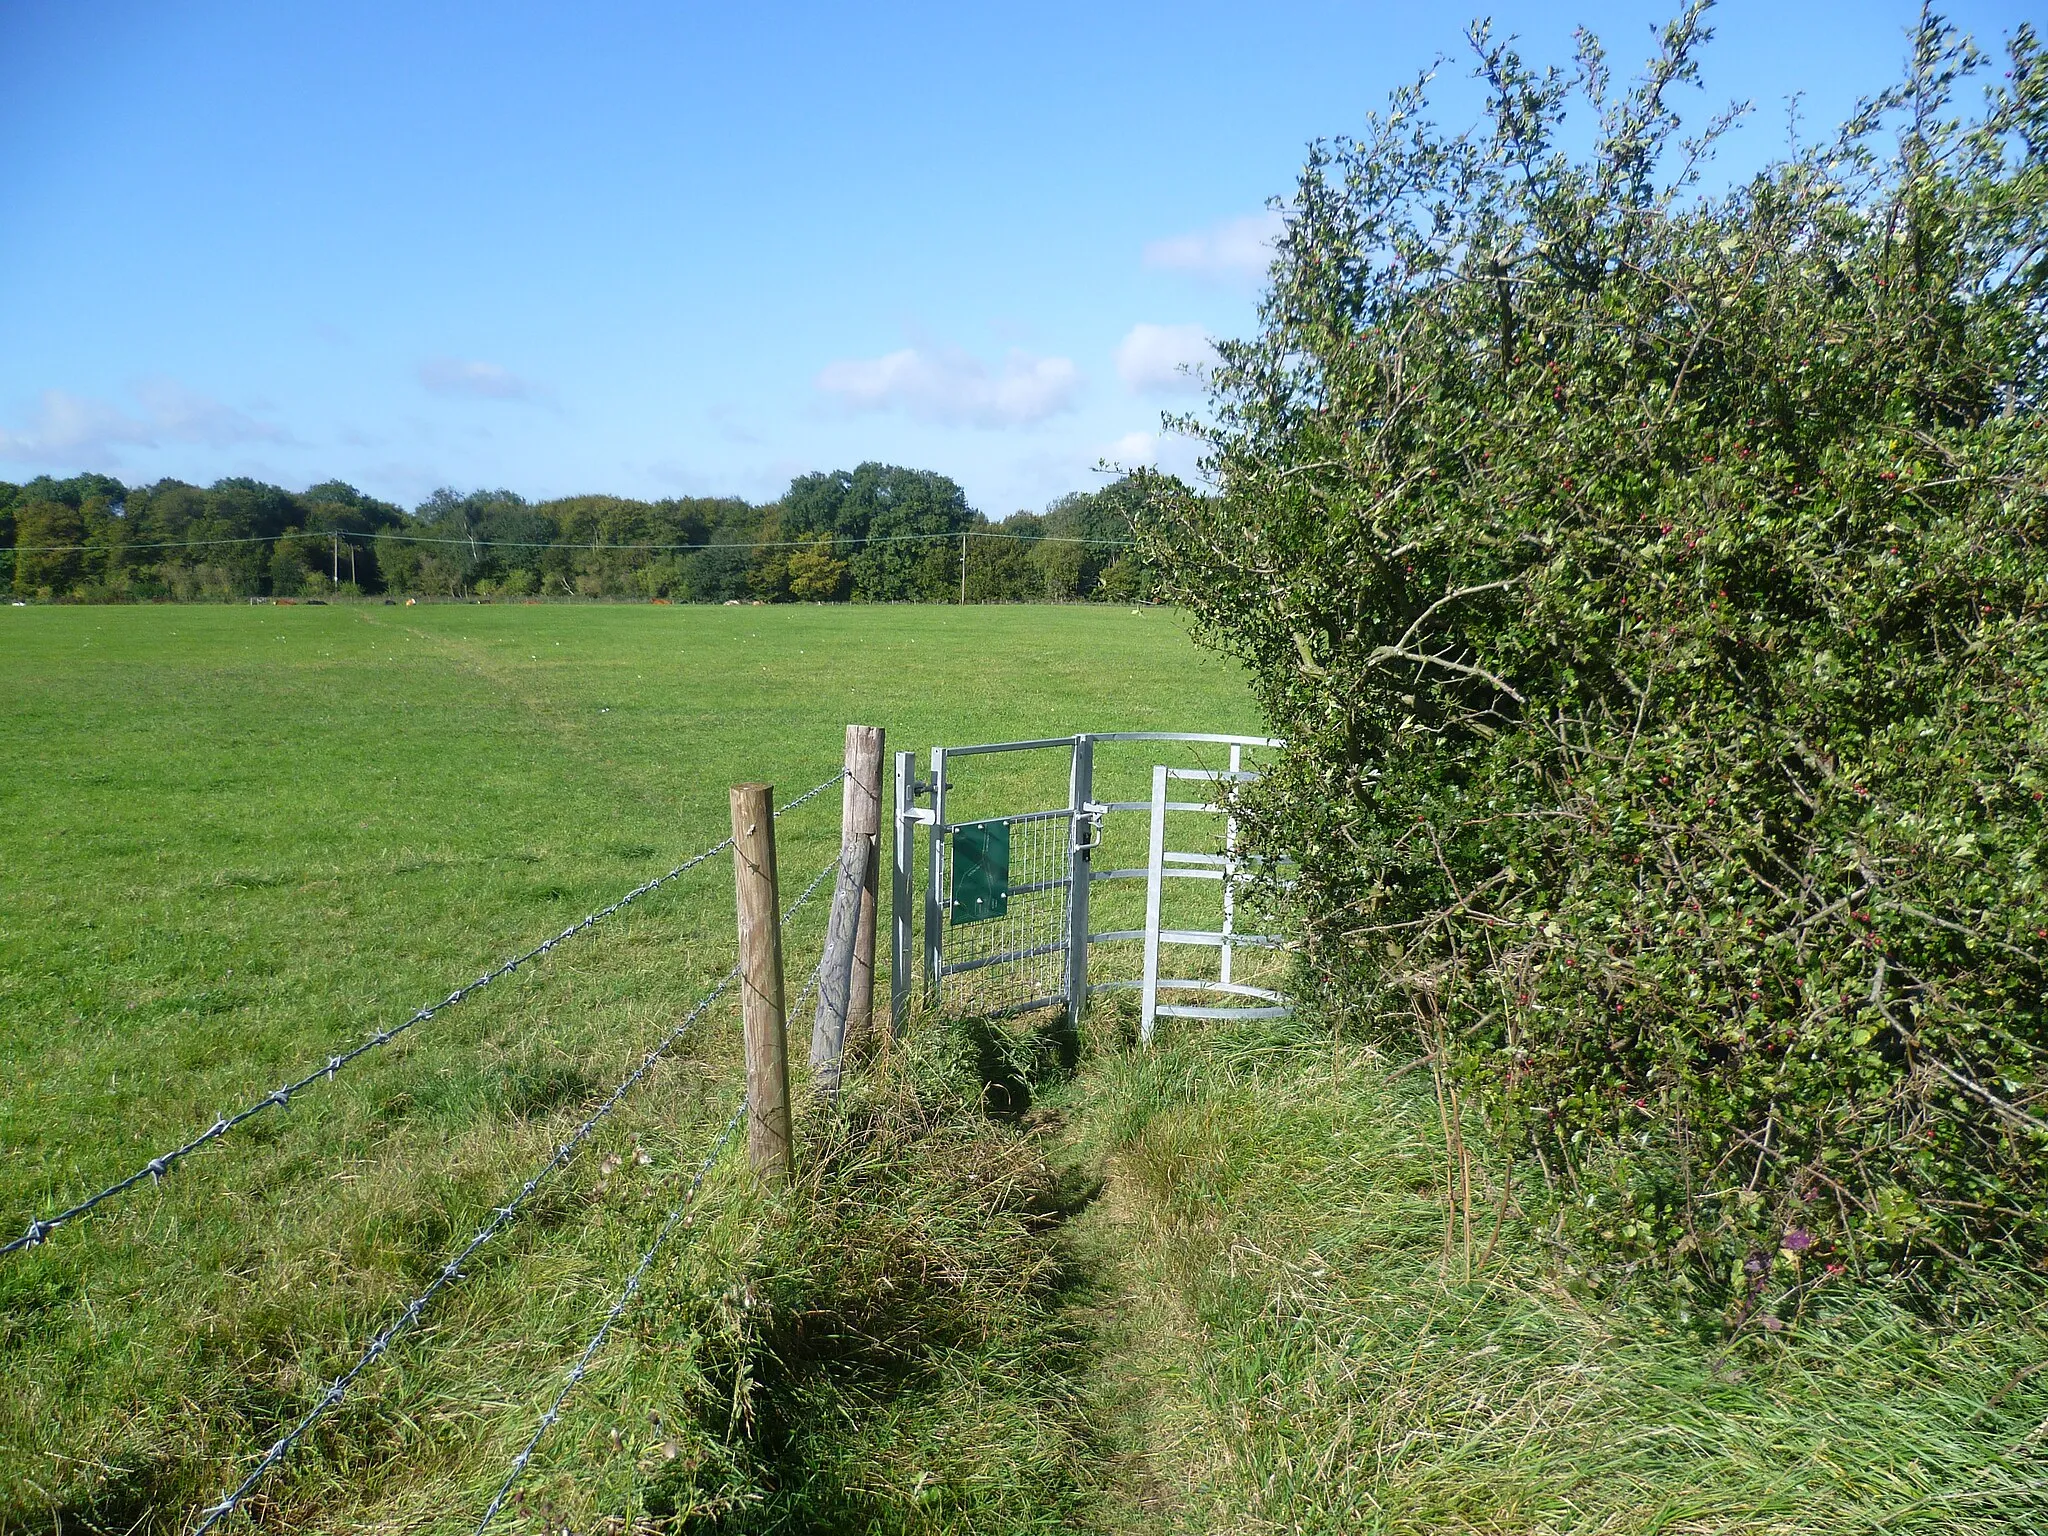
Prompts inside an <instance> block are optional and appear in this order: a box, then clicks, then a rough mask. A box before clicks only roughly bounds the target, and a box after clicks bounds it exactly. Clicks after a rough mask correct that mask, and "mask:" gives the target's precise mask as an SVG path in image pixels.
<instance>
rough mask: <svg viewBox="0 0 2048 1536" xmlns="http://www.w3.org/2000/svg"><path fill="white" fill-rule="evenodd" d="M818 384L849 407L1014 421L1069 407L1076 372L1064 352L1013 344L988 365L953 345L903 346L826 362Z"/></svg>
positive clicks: (939, 418) (991, 423) (948, 420)
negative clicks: (995, 364) (1044, 353)
mask: <svg viewBox="0 0 2048 1536" xmlns="http://www.w3.org/2000/svg"><path fill="white" fill-rule="evenodd" d="M816 383H817V386H818V388H819V389H821V390H823V391H824V392H825V393H826V394H828V395H832V396H835V397H837V399H838V400H839V401H840V403H841V404H843V405H845V406H846V407H847V408H848V409H850V410H856V411H886V410H891V409H901V410H905V411H908V412H909V413H910V414H911V415H912V416H915V417H917V418H919V419H920V420H923V421H934V422H940V423H943V424H946V425H958V424H961V423H965V424H967V425H970V426H976V427H1018V426H1028V425H1029V424H1031V423H1032V422H1037V421H1044V420H1045V419H1046V418H1047V417H1048V416H1056V415H1058V414H1059V413H1060V412H1061V411H1064V410H1068V409H1070V408H1071V407H1072V405H1073V403H1074V394H1075V392H1076V391H1077V390H1078V389H1079V388H1080V387H1081V372H1080V370H1079V369H1078V368H1076V367H1075V366H1074V364H1073V361H1072V360H1071V359H1069V358H1064V357H1034V356H1033V355H1031V354H1030V353H1028V352H1023V351H1019V350H1017V349H1015V348H1012V349H1011V351H1010V353H1009V355H1008V356H1006V357H1005V358H1004V359H1003V362H1002V366H1001V367H1000V368H997V369H991V368H989V366H988V365H987V364H985V363H983V362H982V361H981V359H979V358H977V357H973V356H970V355H969V354H968V353H966V352H962V351H960V350H959V349H958V348H955V347H905V348H904V349H903V350H902V351H900V352H891V353H888V354H887V355H886V356H883V357H873V358H847V359H843V360H841V361H839V362H834V363H827V364H826V365H825V366H824V367H823V368H821V369H819V370H818V377H817V379H816Z"/></svg>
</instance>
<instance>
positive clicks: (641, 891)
mask: <svg viewBox="0 0 2048 1536" xmlns="http://www.w3.org/2000/svg"><path fill="white" fill-rule="evenodd" d="M845 777H846V770H845V769H843V768H842V769H841V770H840V771H839V772H837V773H835V774H833V775H832V777H831V778H829V779H827V780H825V782H824V783H822V784H818V785H814V786H813V787H812V788H810V789H807V790H805V791H804V792H803V793H802V794H800V795H798V796H797V797H796V798H795V799H794V800H792V801H790V802H789V803H788V804H787V805H785V806H782V807H780V808H779V809H777V811H776V812H775V814H776V816H777V817H780V816H782V815H783V814H784V813H786V812H789V811H793V810H795V809H796V808H797V807H798V806H800V805H802V804H803V803H804V802H805V801H807V800H809V799H811V798H812V797H813V796H815V795H821V794H823V793H824V792H825V791H826V790H828V789H830V788H831V787H832V786H833V785H834V784H837V783H838V782H839V781H840V780H841V779H843V778H845ZM731 846H732V839H731V838H730V837H727V838H724V839H723V840H721V841H719V842H716V843H714V844H712V845H711V846H710V847H709V848H706V849H705V850H704V851H703V852H702V853H699V854H696V855H694V856H693V857H691V858H688V859H685V860H684V861H683V862H682V863H680V864H678V865H677V866H676V867H675V868H674V869H672V870H670V871H669V872H668V873H667V874H665V875H656V876H655V877H654V878H653V879H652V880H648V881H645V882H643V883H641V884H639V885H636V886H634V887H633V889H632V890H630V891H628V892H626V894H625V895H623V896H621V897H620V898H619V899H618V900H617V901H615V902H613V903H612V904H611V905H610V906H608V907H601V908H599V909H598V910H597V911H595V912H593V913H591V914H590V915H589V916H588V917H586V918H584V919H583V921H582V922H580V923H572V924H571V925H570V926H569V927H567V928H564V929H563V930H562V931H561V932H560V933H558V934H556V935H554V937H552V938H549V939H544V940H542V941H541V942H540V943H539V944H536V945H535V946H534V947H533V948H532V949H529V950H528V951H526V953H525V954H523V955H518V956H516V957H514V958H513V959H510V960H506V961H504V962H502V963H501V964H499V965H497V966H494V967H493V968H492V969H490V970H488V971H486V972H484V973H483V975H481V976H479V977H477V979H476V980H475V981H472V982H469V983H467V984H466V985H463V986H460V987H457V988H456V989H455V990H454V991H453V992H450V993H449V994H448V995H447V996H446V997H444V998H442V999H441V1001H439V1002H438V1003H429V1004H427V1005H426V1006H425V1007H423V1008H421V1009H419V1010H418V1011H416V1012H415V1013H414V1014H413V1015H412V1017H411V1018H409V1019H407V1020H405V1021H404V1022H403V1023H401V1024H394V1025H393V1026H392V1027H391V1028H389V1029H382V1030H379V1031H378V1032H377V1033H376V1034H374V1035H371V1036H370V1037H369V1038H368V1039H366V1040H364V1041H362V1042H361V1043H360V1044H358V1045H356V1046H354V1047H353V1048H351V1049H349V1050H346V1051H344V1052H342V1053H341V1054H340V1055H338V1056H330V1057H328V1058H327V1061H326V1063H325V1064H324V1065H322V1066H318V1067H315V1068H314V1069H313V1070H312V1071H311V1072H308V1073H306V1074H305V1075H304V1076H302V1077H299V1078H297V1079H295V1080H293V1081H291V1082H288V1083H286V1084H284V1085H283V1086H282V1087H280V1088H277V1089H274V1090H273V1091H272V1092H270V1093H269V1094H267V1095H265V1096H264V1097H263V1098H260V1099H258V1100H257V1101H256V1102H255V1103H253V1104H251V1105H249V1106H247V1107H246V1108H244V1109H241V1110H238V1111H236V1112H235V1113H234V1114H232V1115H223V1116H221V1117H220V1118H218V1119H217V1120H215V1121H214V1123H213V1124H212V1125H211V1126H209V1127H207V1128H206V1129H205V1130H203V1131H201V1132H200V1133H199V1134H198V1135H197V1136H194V1137H193V1138H192V1139H191V1140H190V1141H188V1142H186V1143H185V1144H184V1145H183V1146H181V1147H177V1148H174V1149H173V1150H171V1151H169V1152H165V1153H162V1154H160V1155H159V1156H156V1157H153V1158H151V1159H150V1160H149V1161H148V1162H146V1163H144V1164H143V1165H142V1166H141V1167H140V1168H138V1169H136V1170H135V1172H133V1173H131V1174H129V1175H128V1176H127V1177H126V1178H124V1179H120V1180H117V1181H116V1182H114V1183H112V1184H109V1185H108V1186H107V1187H106V1188H105V1189H102V1190H101V1191H99V1193H97V1194H95V1195H92V1196H90V1197H88V1198H87V1199H84V1200H81V1201H79V1202H78V1203H77V1204H76V1205H74V1206H71V1207H70V1208H69V1209H67V1210H62V1211H59V1212H57V1213H56V1214H55V1215H54V1216H46V1217H38V1218H36V1219H34V1220H32V1221H30V1222H29V1224H28V1230H27V1231H26V1232H25V1233H23V1234H22V1235H21V1236H20V1237H17V1238H14V1239H12V1240H10V1241H9V1242H7V1243H5V1244H0V1258H4V1257H6V1256H7V1255H8V1254H10V1253H15V1252H18V1251H20V1250H22V1249H25V1248H34V1247H36V1246H37V1245H38V1244H40V1243H42V1242H44V1241H45V1240H47V1239H48V1237H49V1236H50V1234H51V1233H52V1232H54V1231H55V1230H56V1229H57V1228H59V1227H61V1226H63V1225H64V1224H65V1223H67V1222H70V1221H75V1220H76V1219H77V1218H78V1217H80V1216H84V1215H86V1214H87V1213H89V1212H90V1211H92V1210H93V1209H94V1208H95V1207H97V1206H99V1205H101V1204H103V1203H104V1202H106V1201H108V1200H111V1199H113V1198H115V1197H116V1196H117V1195H122V1194H126V1193H127V1192H128V1191H129V1190H131V1189H133V1188H134V1187H135V1186H136V1185H138V1184H140V1183H141V1182H142V1181H143V1180H144V1179H149V1180H151V1181H153V1182H159V1183H160V1182H162V1180H163V1177H164V1175H165V1174H167V1173H169V1172H170V1171H171V1169H172V1168H173V1167H175V1166H176V1165H177V1164H178V1163H179V1162H180V1161H182V1160H183V1159H185V1158H187V1157H190V1156H191V1155H192V1154H193V1153H194V1152H197V1151H198V1150H199V1149H200V1148H201V1147H204V1146H207V1145H208V1144H210V1143H212V1142H216V1141H218V1140H220V1139H221V1137H223V1136H225V1135H227V1133H228V1132H229V1131H232V1130H233V1129H234V1128H235V1127H236V1126H238V1125H240V1124H242V1122H243V1121H245V1120H252V1119H254V1118H255V1117H256V1116H257V1115H260V1114H262V1113H263V1112H264V1111H265V1110H267V1109H271V1108H279V1109H282V1108H284V1107H285V1106H287V1105H289V1104H290V1102H291V1099H292V1096H293V1095H294V1094H297V1093H301V1092H303V1091H304V1090H305V1089H307V1088H310V1087H312V1086H313V1085H314V1084H315V1083H318V1082H320V1081H321V1080H322V1079H325V1080H326V1081H328V1082H332V1081H333V1080H334V1077H335V1074H336V1073H338V1072H340V1071H341V1070H342V1068H344V1067H346V1066H349V1065H350V1064H352V1063H353V1062H355V1061H356V1060H357V1058H359V1057H362V1056H367V1055H369V1054H370V1052H372V1051H374V1050H376V1049H377V1048H378V1047H380V1046H384V1045H388V1044H390V1043H391V1042H392V1041H393V1040H395V1039H397V1038H398V1037H399V1036H400V1035H402V1034H404V1033H405V1032H406V1031H408V1030H410V1029H412V1028H413V1027H414V1026H415V1025H419V1024H424V1023H426V1022H427V1021H428V1020H429V1019H431V1018H433V1017H434V1016H435V1015H436V1014H438V1013H441V1012H443V1011H444V1010H446V1009H449V1008H452V1007H454V1006H455V1005H456V1004H457V1003H459V1002H461V1001H462V1000H463V999H464V998H466V997H468V996H470V995H471V994H472V993H475V992H478V991H480V990H481V989H483V988H484V987H487V986H489V985H490V984H491V983H492V982H494V981H497V980H499V979H500V978H502V977H505V976H509V975H511V974H512V973H513V972H514V971H516V970H518V969H519V967H520V966H522V965H525V964H526V963H527V962H529V961H532V960H538V959H540V958H542V957H543V956H545V955H547V954H548V953H549V952H550V951H551V950H553V949H554V948H555V946H556V945H558V944H561V943H563V942H564V941H565V940H568V939H571V938H574V937H575V936H576V935H577V934H579V933H586V932H588V931H589V930H590V929H591V928H593V927H595V926H596V925H597V924H598V923H601V922H603V921H604V920H605V919H606V918H608V917H610V916H611V915H612V914H613V913H615V912H617V911H618V910H619V909H620V908H622V907H625V906H628V905H630V904H631V903H633V902H635V901H638V900H639V899H640V898H641V897H642V896H645V895H647V894H648V893H649V892H650V891H656V890H659V889H660V888H661V887H662V886H664V885H667V884H668V883H669V882H670V881H671V880H675V879H678V878H680V877H681V876H683V875H686V874H688V873H689V872H690V871H691V870H693V869H695V868H697V866H698V865H700V864H703V863H704V862H706V861H707V860H709V859H714V858H716V857H717V856H718V855H719V854H721V853H723V852H725V851H726V850H727V849H728V848H730V847H731Z"/></svg>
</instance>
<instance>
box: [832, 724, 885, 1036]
mask: <svg viewBox="0 0 2048 1536" xmlns="http://www.w3.org/2000/svg"><path fill="white" fill-rule="evenodd" d="M883 762H884V758H883V755H882V728H881V727H880V726H879V725H849V726H848V727H847V728H846V787H845V790H844V791H843V793H842V795H841V797H840V809H839V815H840V825H841V827H842V828H843V829H844V830H843V832H842V834H841V837H842V840H843V841H844V842H846V843H849V844H854V843H857V842H858V841H859V840H860V839H862V838H865V839H866V840H867V848H868V858H867V868H866V871H865V873H864V874H863V875H862V877H861V884H860V922H859V925H858V926H857V927H856V928H855V929H854V931H853V985H852V987H851V989H850V990H849V992H848V996H847V1003H846V1038H847V1039H848V1040H853V1041H858V1040H860V1039H861V1038H863V1037H864V1036H865V1035H866V1034H867V1032H868V1030H869V1028H870V1026H871V1022H872V1020H873V1018H874V1011H875V918H876V912H877V910H878V904H879V900H880V890H881V877H882V863H881V861H882V764H883Z"/></svg>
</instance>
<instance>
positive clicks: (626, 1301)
mask: <svg viewBox="0 0 2048 1536" xmlns="http://www.w3.org/2000/svg"><path fill="white" fill-rule="evenodd" d="M830 867H831V866H829V865H828V866H827V869H828V870H829V869H830ZM824 877H825V876H824V872H822V871H821V872H820V874H819V876H818V879H817V880H813V881H812V882H811V890H814V889H816V888H817V885H818V883H819V881H821V880H823V879H824ZM809 895H810V890H806V891H805V892H804V894H803V896H801V897H798V898H797V905H799V906H800V905H802V903H803V901H804V900H805V899H806V898H808V897H809ZM790 910H791V911H792V912H794V911H795V910H796V908H795V907H792V908H791V909H790ZM824 974H825V957H824V956H823V955H822V954H821V955H820V956H819V957H818V963H817V965H816V966H815V967H814V968H813V969H812V971H811V976H810V980H808V981H807V982H805V983H804V988H803V991H801V992H799V993H798V994H797V998H796V1002H795V1003H794V1004H793V1005H792V1006H791V1007H790V1008H789V1010H788V1013H787V1015H786V1017H790V1018H794V1017H795V1016H796V1015H798V1014H800V1013H802V1012H803V1008H804V1004H805V1003H806V1002H808V1001H809V1000H810V996H811V994H812V993H813V992H815V991H816V990H817V989H818V982H819V980H820V979H821V978H822V977H823V976H824ZM746 1112H747V1099H746V1095H745V1094H742V1095H741V1096H740V1103H739V1108H737V1109H735V1110H734V1111H733V1112H732V1118H731V1119H730V1120H728V1121H726V1122H725V1130H724V1132H723V1133H722V1134H721V1135H720V1136H719V1138H718V1141H717V1142H716V1144H714V1145H713V1146H712V1148H711V1151H710V1152H709V1153H708V1154H707V1155H706V1156H705V1159H704V1162H703V1165H702V1166H701V1167H699V1168H698V1170H697V1176H696V1177H695V1178H694V1179H692V1180H691V1181H690V1187H689V1188H688V1189H687V1190H686V1191H684V1193H683V1198H682V1199H681V1200H680V1201H678V1202H677V1204H676V1207H675V1209H674V1210H672V1211H670V1212H669V1214H668V1219H667V1220H666V1221H664V1222H663V1223H662V1224H661V1229H660V1230H659V1231H658V1232H656V1233H655V1234H654V1241H653V1243H651V1244H650V1245H649V1246H648V1249H647V1252H646V1253H645V1254H643V1255H642V1256H641V1259H640V1263H639V1265H638V1266H637V1267H636V1268H635V1269H634V1271H633V1273H632V1276H631V1278H629V1279H628V1280H627V1281H626V1288H625V1290H624V1291H623V1292H621V1293H620V1295H619V1298H618V1299H617V1300H616V1301H614V1302H613V1303H612V1308H611V1311H610V1312H608V1313H606V1314H605V1319H604V1322H603V1323H602V1324H601V1325H600V1326H599V1327H598V1330H597V1332H596V1334H595V1335H594V1336H593V1337H592V1338H591V1340H590V1342H589V1343H588V1344H586V1345H584V1347H583V1354H582V1356H581V1357H580V1358H579V1359H578V1360H577V1362H576V1364H575V1365H574V1366H572V1367H571V1368H570V1371H569V1375H568V1379H567V1380H565V1381H564V1382H563V1383H562V1386H561V1390H559V1391H558V1392H556V1393H555V1400H554V1401H553V1402H552V1403H550V1404H549V1405H548V1411H547V1412H546V1413H544V1414H542V1415H541V1419H540V1423H539V1424H538V1425H536V1426H535V1428H534V1431H533V1435H532V1438H530V1439H529V1440H528V1441H527V1442H526V1445H525V1446H524V1447H523V1448H522V1449H521V1450H520V1452H519V1454H518V1455H517V1456H515V1457H513V1458H512V1466H511V1469H510V1470H509V1471H508V1472H506V1474H505V1480H504V1482H502V1483H500V1484H499V1485H498V1491H497V1492H496V1493H495V1494H493V1495H492V1496H491V1505H490V1508H488V1509H486V1510H485V1511H484V1516H483V1518H482V1519H481V1520H479V1521H477V1523H476V1536H483V1532H484V1530H485V1528H486V1527H488V1526H489V1525H490V1523H491V1522H492V1521H493V1520H495V1519H496V1518H497V1517H498V1512H499V1511H500V1510H502V1509H503V1508H504V1507H505V1500H506V1498H507V1497H509V1496H510V1494H511V1492H512V1488H513V1485H514V1484H516V1483H517V1482H518V1481H519V1479H520V1478H521V1477H522V1476H523V1475H524V1474H525V1472H526V1464H527V1463H528V1462H529V1461H531V1460H532V1459H533V1453H534V1451H535V1450H536V1449H537V1448H538V1447H539V1445H540V1442H541V1438H542V1437H543V1436H544V1435H546V1434H547V1432H548V1430H549V1429H550V1428H552V1427H553V1425H554V1424H555V1421H556V1420H557V1419H558V1418H560V1416H561V1412H562V1404H563V1403H564V1402H565V1401H567V1399H568V1396H569V1394H570V1393H571V1392H572V1391H574V1390H575V1388H576V1385H577V1383H579V1382H580V1381H582V1380H583V1378H584V1376H585V1374H586V1373H587V1372H588V1371H589V1368H590V1362H591V1360H592V1358H594V1357H595V1356H596V1354H597V1352H598V1350H600V1349H602V1348H603V1347H604V1341H605V1339H606V1338H607V1337H608V1336H609V1335H610V1333H611V1330H612V1325H613V1324H614V1323H616V1322H618V1320H619V1317H620V1315H621V1314H623V1313H624V1312H625V1310H626V1308H627V1306H629V1305H630V1304H631V1302H632V1300H633V1298H634V1297H635V1296H636V1295H638V1294H639V1292H640V1282H641V1280H642V1279H643V1278H644V1277H645V1276H646V1274H647V1267H648V1266H649V1265H650V1264H652V1263H653V1262H654V1256H655V1255H656V1254H657V1253H659V1252H660V1251H661V1245H662V1244H663V1243H665V1242H667V1241H668V1235H669V1233H670V1232H671V1231H672V1230H674V1228H675V1225H676V1223H677V1221H679V1220H680V1219H681V1218H682V1216H683V1212H684V1211H685V1210H686V1209H687V1208H688V1206H689V1204H690V1202H691V1201H692V1200H694V1199H695V1198H696V1195H697V1191H698V1190H699V1189H700V1188H701V1187H702V1186H703V1183H704V1178H705V1176H706V1175H707V1174H709V1173H710V1172H711V1168H712V1165H713V1164H714V1163H716V1162H717V1161H718V1158H719V1155H720V1154H721V1153H723V1152H724V1151H725V1147H726V1143H728V1142H729V1141H731V1140H732V1134H733V1132H734V1130H736V1129H737V1128H738V1126H739V1123H740V1120H741V1119H742V1118H743V1117H744V1116H745V1115H746Z"/></svg>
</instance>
